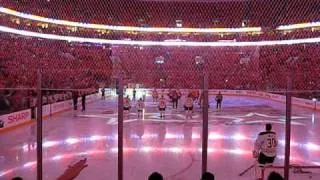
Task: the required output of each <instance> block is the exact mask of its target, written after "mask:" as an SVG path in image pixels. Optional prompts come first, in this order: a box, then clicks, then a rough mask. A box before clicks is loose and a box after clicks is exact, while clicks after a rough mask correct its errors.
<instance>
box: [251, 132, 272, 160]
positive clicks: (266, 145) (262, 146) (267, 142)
mask: <svg viewBox="0 0 320 180" xmlns="http://www.w3.org/2000/svg"><path fill="white" fill-rule="evenodd" d="M277 147H278V138H277V135H276V133H275V132H272V131H267V132H261V133H260V134H259V136H258V138H257V140H256V142H255V144H254V150H255V151H256V152H260V153H263V154H264V155H266V156H268V157H275V156H276V155H277Z"/></svg>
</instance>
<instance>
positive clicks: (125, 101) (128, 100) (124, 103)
mask: <svg viewBox="0 0 320 180" xmlns="http://www.w3.org/2000/svg"><path fill="white" fill-rule="evenodd" d="M130 106H131V102H130V99H129V98H125V99H124V100H123V107H130Z"/></svg>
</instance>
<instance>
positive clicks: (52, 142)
mask: <svg viewBox="0 0 320 180" xmlns="http://www.w3.org/2000/svg"><path fill="white" fill-rule="evenodd" d="M58 144H59V142H58V141H45V142H44V143H43V144H42V147H45V148H48V147H52V146H56V145H58Z"/></svg>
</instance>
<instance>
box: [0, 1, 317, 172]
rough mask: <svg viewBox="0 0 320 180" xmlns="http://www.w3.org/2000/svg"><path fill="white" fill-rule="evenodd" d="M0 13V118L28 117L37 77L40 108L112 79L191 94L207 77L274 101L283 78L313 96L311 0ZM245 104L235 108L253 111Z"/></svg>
mask: <svg viewBox="0 0 320 180" xmlns="http://www.w3.org/2000/svg"><path fill="white" fill-rule="evenodd" d="M0 6H1V7H0V40H1V43H0V115H2V114H7V113H10V112H15V111H19V110H23V109H27V108H30V107H33V110H34V107H35V103H34V101H32V100H34V99H35V97H36V95H37V94H36V89H37V84H38V75H39V72H40V74H41V83H42V88H43V90H44V96H45V99H44V104H49V103H53V102H56V101H63V100H66V99H68V100H70V99H71V98H72V96H74V95H75V92H79V93H80V95H81V93H88V94H90V93H94V92H97V91H98V89H99V88H100V90H99V91H100V92H101V88H117V86H118V83H117V79H118V77H119V74H123V77H124V85H125V88H132V87H141V88H150V89H153V88H157V89H188V90H190V89H201V88H202V87H203V84H202V82H203V77H204V76H207V77H208V85H209V89H224V90H252V91H263V92H271V93H275V94H284V93H285V92H286V89H287V87H288V82H290V81H291V82H292V84H290V86H292V87H291V89H290V90H291V91H292V92H293V94H292V95H293V96H294V97H299V98H305V99H308V100H311V99H313V100H314V101H317V99H319V98H320V78H319V72H320V56H319V54H320V45H319V42H320V40H319V36H320V23H319V20H320V1H318V0H290V1H289V0H283V1H279V0H268V1H262V0H261V1H247V0H198V1H195V0H184V1H182V0H173V1H170V0H108V1H100V0H82V1H72V0H55V1H54V0H46V1H39V0H29V1H26V0H14V1H11V0H3V1H1V3H0ZM19 12H21V13H19ZM57 20H64V21H57ZM88 23H90V24H88ZM286 25H292V26H286ZM161 28H165V29H161ZM192 28H194V29H192ZM235 31H237V32H235ZM106 40H111V41H106ZM243 42H249V43H248V44H246V45H243V44H242V45H241V43H243ZM250 42H254V43H251V44H250ZM210 43H215V45H214V46H210V45H209V44H210ZM220 44H221V45H220ZM113 92H115V91H113ZM185 92H187V91H185ZM226 92H227V91H226ZM139 93H140V92H139ZM215 93H216V92H215ZM57 94H59V95H60V96H57V98H56V99H54V98H52V99H49V97H50V98H51V97H54V95H57ZM141 94H142V93H141ZM210 95H212V94H210ZM232 100H234V101H237V99H232ZM282 100H283V99H282ZM283 102H284V101H283ZM70 103H71V101H70ZM245 103H249V104H250V103H252V102H247V101H245ZM308 103H309V106H313V102H310V101H308ZM310 103H311V105H310ZM71 104H72V103H71ZM200 104H201V103H200ZM211 104H212V102H211ZM242 105H243V104H241V103H239V104H237V106H242ZM255 105H256V107H250V105H247V106H246V105H243V106H246V107H248V108H249V110H250V111H251V110H252V109H253V110H255V111H257V112H259V110H260V109H262V108H260V106H259V105H257V104H255ZM314 105H315V106H316V103H315V104H314ZM70 106H71V105H70ZM261 107H264V108H265V106H261ZM50 108H51V107H50ZM268 108H269V107H268ZM231 109H232V110H235V112H238V111H237V109H238V107H231ZM270 109H271V110H270ZM315 109H316V107H315ZM154 110H157V109H156V106H154ZM249 110H248V113H249ZM268 110H270V111H272V113H274V112H276V111H277V112H278V114H280V115H281V117H280V116H279V117H278V118H280V119H281V120H283V119H284V118H285V114H284V112H282V111H280V110H276V109H275V108H273V109H272V108H269V109H268ZM199 111H200V110H199ZM110 112H111V113H113V110H112V111H111V110H109V111H104V112H103V113H106V114H107V113H110ZM279 112H280V113H279ZM272 113H271V114H272ZM218 115H219V114H218ZM218 115H217V116H215V115H214V116H213V118H219V116H218ZM229 115H230V114H228V115H226V116H225V117H227V118H230V119H232V118H233V119H235V118H234V116H229ZM251 115H252V114H251ZM251 115H250V116H251ZM254 115H257V114H254ZM260 115H261V114H260ZM257 116H259V114H258V115H257ZM199 117H200V115H199ZM225 117H224V118H225ZM270 117H271V116H268V118H270ZM114 118H115V117H114ZM180 118H181V117H180ZM210 118H212V117H210ZM236 118H237V117H236ZM250 118H251V117H250ZM258 118H261V117H258ZM264 118H265V117H264ZM271 118H275V116H273V117H271ZM253 119H254V118H252V121H253ZM314 119H315V118H314V115H313V122H312V123H314ZM277 120H278V119H277ZM213 123H215V125H216V124H219V123H220V122H219V121H214V122H213ZM228 123H230V124H237V123H238V124H240V123H242V122H234V121H232V122H231V121H230V122H228ZM253 123H255V122H253ZM244 124H245V123H244ZM219 125H220V124H219ZM161 126H162V125H161ZM161 128H162V129H165V130H164V131H166V127H161ZM187 128H189V127H188V126H186V129H187ZM142 129H143V128H142ZM198 129H199V128H198ZM187 130H188V129H187ZM150 131H151V130H150ZM159 131H161V132H163V130H159ZM168 131H169V130H168ZM188 131H189V130H188ZM200 131H201V130H200V129H199V133H198V134H201V132H200ZM279 131H280V130H279ZM282 131H283V129H282ZM212 132H214V130H212ZM140 134H141V133H140ZM159 134H160V133H159ZM164 134H165V133H164ZM151 135H152V134H151ZM215 135H216V134H213V135H212V138H211V139H214V140H216V139H220V136H218V137H216V136H215ZM281 135H282V137H284V133H282V134H281ZM159 136H160V135H159ZM167 136H168V139H169V138H171V137H170V135H167ZM197 137H198V136H195V135H194V137H192V135H191V139H192V138H194V139H196V138H197ZM199 138H200V135H199ZM236 138H238V139H236ZM236 138H235V139H236V140H239V137H236ZM164 139H165V138H164V137H163V140H164ZM241 139H242V136H240V140H241ZM219 143H220V142H218V144H217V146H219ZM221 144H222V143H221ZM251 144H252V142H251V141H250V145H251ZM248 146H249V145H248ZM198 147H200V145H199V146H197V148H198ZM282 148H283V147H282ZM144 150H145V151H146V152H148V151H151V150H150V149H148V148H146V149H144ZM174 150H176V149H174ZM179 150H180V149H179ZM181 151H182V150H181ZM222 151H223V149H222ZM114 152H116V151H114ZM224 152H228V153H231V154H232V153H234V154H237V153H238V154H239V153H240V154H241V153H245V154H246V155H248V154H250V153H251V152H249V151H237V150H233V151H228V150H225V151H224ZM248 152H249V153H248ZM250 155H251V154H250ZM226 168H230V167H226ZM199 169H200V168H199ZM230 169H232V168H230ZM236 170H237V171H238V169H236ZM0 174H1V172H0ZM137 174H138V173H137ZM233 174H236V173H233Z"/></svg>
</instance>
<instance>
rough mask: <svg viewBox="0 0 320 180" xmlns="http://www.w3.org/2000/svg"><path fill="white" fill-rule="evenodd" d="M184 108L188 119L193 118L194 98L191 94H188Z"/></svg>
mask: <svg viewBox="0 0 320 180" xmlns="http://www.w3.org/2000/svg"><path fill="white" fill-rule="evenodd" d="M184 109H185V111H186V119H188V118H190V119H192V110H193V99H192V97H191V96H190V95H188V97H187V99H186V101H185V102H184Z"/></svg>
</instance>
